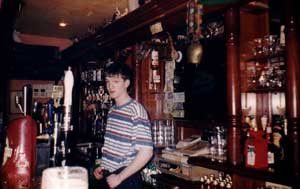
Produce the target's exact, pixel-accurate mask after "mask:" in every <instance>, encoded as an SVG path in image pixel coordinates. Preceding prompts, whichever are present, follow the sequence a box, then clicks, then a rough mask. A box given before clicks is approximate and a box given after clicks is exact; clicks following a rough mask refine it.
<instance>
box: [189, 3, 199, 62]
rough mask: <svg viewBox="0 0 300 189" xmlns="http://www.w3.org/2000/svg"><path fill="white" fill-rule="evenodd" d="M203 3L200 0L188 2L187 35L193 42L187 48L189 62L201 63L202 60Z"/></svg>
mask: <svg viewBox="0 0 300 189" xmlns="http://www.w3.org/2000/svg"><path fill="white" fill-rule="evenodd" d="M202 14H203V4H201V3H199V2H198V0H189V1H188V3H187V36H188V37H190V39H191V44H190V45H189V46H188V48H187V62H188V63H192V64H199V63H200V62H201V58H202V54H203V47H202V45H201V44H200V38H201V27H200V25H201V24H202Z"/></svg>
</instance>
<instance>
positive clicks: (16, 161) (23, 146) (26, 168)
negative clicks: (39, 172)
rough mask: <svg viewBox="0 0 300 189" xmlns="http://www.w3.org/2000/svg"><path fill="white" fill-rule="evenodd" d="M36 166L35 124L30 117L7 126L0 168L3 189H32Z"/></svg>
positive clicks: (18, 119)
mask: <svg viewBox="0 0 300 189" xmlns="http://www.w3.org/2000/svg"><path fill="white" fill-rule="evenodd" d="M35 166H36V123H35V121H34V120H33V119H32V118H31V117H30V116H25V117H21V118H17V119H15V120H12V121H11V122H10V123H9V124H8V128H7V137H6V147H5V151H4V156H3V164H2V167H1V175H0V176H1V185H2V187H3V189H9V188H14V189H21V188H22V189H24V188H32V182H31V181H32V180H33V179H34V176H35Z"/></svg>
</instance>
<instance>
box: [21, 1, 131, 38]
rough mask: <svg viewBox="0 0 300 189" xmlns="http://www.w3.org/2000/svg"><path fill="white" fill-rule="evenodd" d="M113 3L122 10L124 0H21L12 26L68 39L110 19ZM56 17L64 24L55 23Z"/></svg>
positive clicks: (114, 6)
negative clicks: (64, 24) (22, 1)
mask: <svg viewBox="0 0 300 189" xmlns="http://www.w3.org/2000/svg"><path fill="white" fill-rule="evenodd" d="M116 7H118V8H119V10H120V11H121V12H123V11H124V9H125V8H127V0H24V6H23V7H22V9H21V13H20V15H19V16H18V18H17V20H16V25H15V28H16V30H17V31H18V32H20V33H24V34H34V35H42V36H49V37H58V38H69V39H70V38H73V37H75V36H81V35H84V34H85V33H86V32H87V31H88V28H89V27H90V26H92V28H93V27H99V26H101V25H103V23H104V22H107V21H110V20H111V19H112V16H113V14H114V12H115V9H116ZM60 21H64V22H66V23H68V26H67V27H65V28H61V27H59V26H58V23H59V22H60Z"/></svg>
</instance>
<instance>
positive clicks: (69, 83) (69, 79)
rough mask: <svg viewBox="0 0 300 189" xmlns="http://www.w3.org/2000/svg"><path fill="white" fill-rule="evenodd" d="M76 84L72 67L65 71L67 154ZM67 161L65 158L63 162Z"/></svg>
mask: <svg viewBox="0 0 300 189" xmlns="http://www.w3.org/2000/svg"><path fill="white" fill-rule="evenodd" d="M73 85H74V77H73V73H72V71H71V67H69V68H68V70H67V71H65V77H64V109H65V112H64V118H63V131H64V137H65V138H64V140H65V142H64V144H65V148H64V149H65V152H63V154H65V155H67V154H68V153H69V152H70V149H69V144H68V132H69V131H71V130H72V128H71V113H72V112H71V108H72V90H73ZM64 163H65V160H63V162H62V164H64Z"/></svg>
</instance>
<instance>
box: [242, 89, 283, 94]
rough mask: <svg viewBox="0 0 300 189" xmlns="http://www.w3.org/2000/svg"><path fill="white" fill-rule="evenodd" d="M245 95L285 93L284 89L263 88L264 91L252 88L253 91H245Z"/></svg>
mask: <svg viewBox="0 0 300 189" xmlns="http://www.w3.org/2000/svg"><path fill="white" fill-rule="evenodd" d="M245 92H246V93H281V92H285V88H265V89H259V88H256V89H255V88H253V89H246V90H245Z"/></svg>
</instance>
